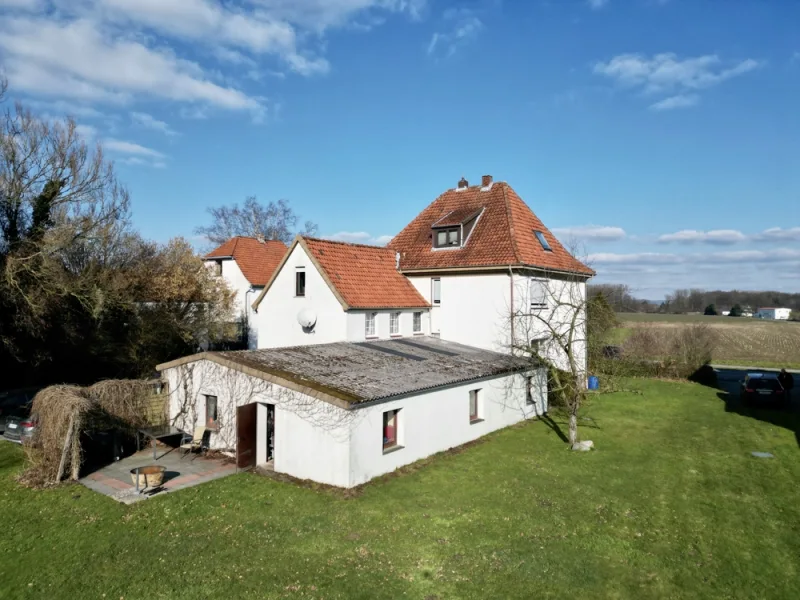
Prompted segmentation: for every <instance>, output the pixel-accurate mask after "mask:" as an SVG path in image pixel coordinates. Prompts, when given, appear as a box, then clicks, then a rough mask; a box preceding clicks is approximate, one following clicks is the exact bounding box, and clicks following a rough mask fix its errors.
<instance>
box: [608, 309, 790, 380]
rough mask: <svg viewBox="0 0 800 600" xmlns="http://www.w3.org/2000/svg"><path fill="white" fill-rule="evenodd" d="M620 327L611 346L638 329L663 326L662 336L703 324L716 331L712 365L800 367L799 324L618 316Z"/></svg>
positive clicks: (767, 321)
mask: <svg viewBox="0 0 800 600" xmlns="http://www.w3.org/2000/svg"><path fill="white" fill-rule="evenodd" d="M618 316H619V319H620V321H621V322H622V324H623V326H622V327H620V328H618V329H617V330H616V331H614V332H613V335H612V339H611V341H612V343H622V342H623V341H624V340H625V339H626V338H627V337H628V335H630V333H631V332H632V331H633V330H634V329H635V328H637V327H663V328H664V330H665V334H667V333H668V332H669V331H670V330H672V329H674V328H677V327H680V326H681V325H692V324H697V323H706V324H708V325H709V326H710V327H712V328H713V329H714V331H716V332H717V343H716V347H715V349H714V359H713V360H714V363H715V364H722V365H724V364H728V365H742V366H753V367H772V368H777V367H787V368H800V323H798V322H794V321H770V320H765V319H748V318H741V317H723V316H706V315H667V314H651V313H620V314H619V315H618Z"/></svg>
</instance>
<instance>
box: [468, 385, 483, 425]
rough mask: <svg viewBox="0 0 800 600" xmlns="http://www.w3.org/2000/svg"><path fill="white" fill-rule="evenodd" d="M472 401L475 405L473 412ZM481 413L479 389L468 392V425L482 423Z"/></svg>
mask: <svg viewBox="0 0 800 600" xmlns="http://www.w3.org/2000/svg"><path fill="white" fill-rule="evenodd" d="M473 399H474V403H475V411H474V412H473V410H472V404H473ZM481 415H482V411H481V389H480V388H478V389H476V390H470V391H469V422H470V423H480V422H481V421H483V418H482V416H481Z"/></svg>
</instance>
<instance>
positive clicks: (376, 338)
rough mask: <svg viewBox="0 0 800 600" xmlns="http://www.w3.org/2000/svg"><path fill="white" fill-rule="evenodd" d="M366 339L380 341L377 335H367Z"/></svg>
mask: <svg viewBox="0 0 800 600" xmlns="http://www.w3.org/2000/svg"><path fill="white" fill-rule="evenodd" d="M364 339H365V340H378V339H380V338H379V337H378V336H377V335H365V336H364Z"/></svg>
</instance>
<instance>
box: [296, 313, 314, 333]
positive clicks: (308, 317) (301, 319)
mask: <svg viewBox="0 0 800 600" xmlns="http://www.w3.org/2000/svg"><path fill="white" fill-rule="evenodd" d="M297 322H298V323H300V326H301V327H303V328H304V329H311V328H312V327H314V325H315V324H316V322H317V313H315V312H314V311H313V310H312V309H310V308H304V309H302V310H301V311H300V312H299V313H297Z"/></svg>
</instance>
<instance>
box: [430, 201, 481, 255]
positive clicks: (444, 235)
mask: <svg viewBox="0 0 800 600" xmlns="http://www.w3.org/2000/svg"><path fill="white" fill-rule="evenodd" d="M482 212H483V207H480V208H478V209H476V208H474V207H472V208H457V209H456V210H451V211H450V212H449V213H447V214H446V215H445V216H443V217H442V218H441V219H439V220H438V221H436V222H435V223H434V224H433V225H431V229H432V230H433V236H432V237H433V247H434V249H442V248H463V247H464V246H466V244H467V241H468V240H469V234H470V233H472V230H473V228H474V227H475V223H477V222H478V219H479V218H480V216H481V213H482Z"/></svg>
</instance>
